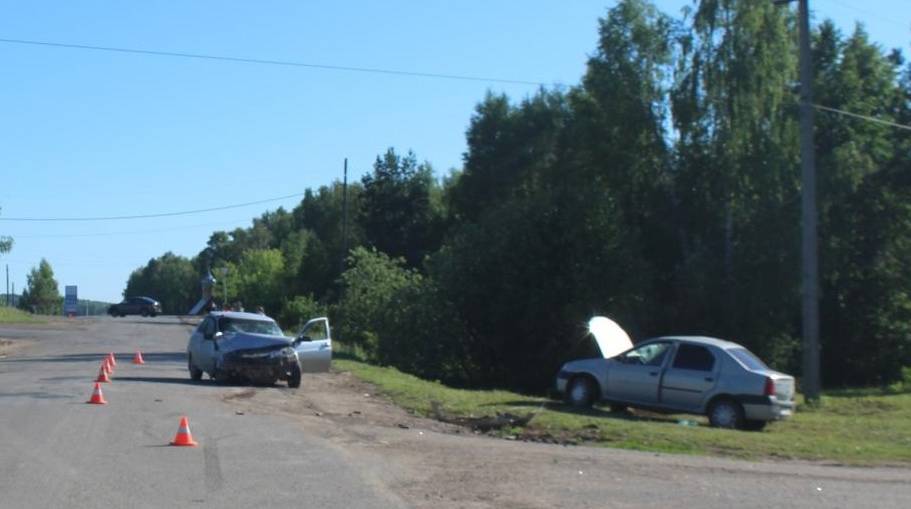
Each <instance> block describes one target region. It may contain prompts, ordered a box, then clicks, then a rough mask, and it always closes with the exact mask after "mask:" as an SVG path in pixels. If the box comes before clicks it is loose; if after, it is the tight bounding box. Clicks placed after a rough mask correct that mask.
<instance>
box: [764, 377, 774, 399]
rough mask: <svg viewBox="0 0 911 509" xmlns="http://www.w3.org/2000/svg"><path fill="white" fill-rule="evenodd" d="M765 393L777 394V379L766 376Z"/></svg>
mask: <svg viewBox="0 0 911 509" xmlns="http://www.w3.org/2000/svg"><path fill="white" fill-rule="evenodd" d="M763 394H764V395H766V396H774V395H775V381H774V380H772V377H770V376H767V377H765V391H763Z"/></svg>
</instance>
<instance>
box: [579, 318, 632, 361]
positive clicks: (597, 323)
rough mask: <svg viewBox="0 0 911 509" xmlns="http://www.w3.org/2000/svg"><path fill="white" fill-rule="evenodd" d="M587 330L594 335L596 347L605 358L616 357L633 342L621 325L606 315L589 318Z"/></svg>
mask: <svg viewBox="0 0 911 509" xmlns="http://www.w3.org/2000/svg"><path fill="white" fill-rule="evenodd" d="M588 331H589V332H590V333H591V335H592V336H594V337H595V342H596V343H597V344H598V349H599V350H601V355H602V356H603V357H604V358H605V359H610V358H611V357H616V356H617V355H619V354H621V353H623V352H625V351H627V350H629V349H630V348H632V347H633V342H632V341H631V340H630V338H629V334H627V333H626V331H625V330H623V327H620V326H619V325H617V322H615V321H613V320H611V319H610V318H607V317H606V316H596V317H594V318H592V319H591V320H589V322H588Z"/></svg>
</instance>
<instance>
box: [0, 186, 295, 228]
mask: <svg viewBox="0 0 911 509" xmlns="http://www.w3.org/2000/svg"><path fill="white" fill-rule="evenodd" d="M303 195H304V193H295V194H289V195H286V196H279V197H276V198H267V199H265V200H257V201H250V202H246V203H237V204H234V205H224V206H221V207H211V208H207V209H196V210H183V211H179V212H162V213H159V214H142V215H136V216H103V217H0V221H30V222H38V221H44V222H51V221H121V220H128V219H149V218H154V217H172V216H188V215H191V214H201V213H203V212H215V211H218V210H228V209H238V208H241V207H249V206H251V205H259V204H261V203H269V202H275V201H279V200H286V199H288V198H296V197H298V196H303Z"/></svg>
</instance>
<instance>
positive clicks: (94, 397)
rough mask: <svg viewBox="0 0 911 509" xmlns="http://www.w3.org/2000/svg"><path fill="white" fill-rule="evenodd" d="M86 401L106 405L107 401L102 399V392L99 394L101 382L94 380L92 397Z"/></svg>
mask: <svg viewBox="0 0 911 509" xmlns="http://www.w3.org/2000/svg"><path fill="white" fill-rule="evenodd" d="M86 403H91V404H93V405H107V404H108V402H107V401H105V400H104V394H101V384H100V383H98V382H95V390H93V391H92V397H91V398H90V399H89V400H88V401H86Z"/></svg>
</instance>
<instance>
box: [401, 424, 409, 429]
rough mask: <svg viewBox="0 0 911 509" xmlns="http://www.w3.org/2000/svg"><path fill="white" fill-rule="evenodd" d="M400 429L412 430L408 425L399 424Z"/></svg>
mask: <svg viewBox="0 0 911 509" xmlns="http://www.w3.org/2000/svg"><path fill="white" fill-rule="evenodd" d="M399 427H400V428H402V429H408V428H410V427H411V426H409V425H407V424H402V423H399Z"/></svg>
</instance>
